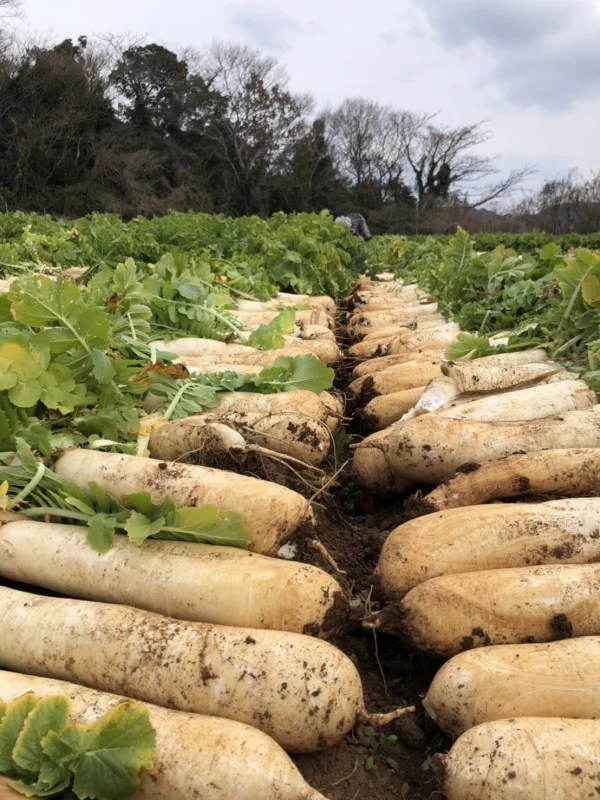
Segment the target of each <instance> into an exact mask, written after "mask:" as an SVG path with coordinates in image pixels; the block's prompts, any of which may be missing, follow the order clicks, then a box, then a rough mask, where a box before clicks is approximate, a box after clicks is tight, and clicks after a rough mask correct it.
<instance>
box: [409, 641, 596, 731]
mask: <svg viewBox="0 0 600 800" xmlns="http://www.w3.org/2000/svg"><path fill="white" fill-rule="evenodd" d="M599 659H600V637H598V636H582V637H581V638H577V639H565V640H564V641H562V642H551V643H549V644H523V645H521V644H517V645H502V646H501V647H481V648H479V649H477V650H469V651H468V652H466V653H460V654H459V655H457V656H454V658H453V659H451V660H450V661H448V662H447V663H446V664H444V666H443V667H442V668H441V669H440V671H439V672H438V673H437V675H436V676H435V678H434V680H433V683H432V684H431V686H430V688H429V691H428V693H427V697H426V698H425V700H424V701H423V705H424V706H425V708H426V709H427V712H428V713H429V715H430V716H431V717H432V718H433V719H434V720H435V722H436V724H437V725H438V726H439V727H440V728H441V729H442V730H443V731H444V732H445V733H447V734H448V735H449V736H454V737H457V736H460V735H461V734H462V733H464V732H465V731H466V730H468V729H469V728H473V727H474V726H475V725H481V724H482V723H484V722H491V721H493V720H496V719H511V718H512V717H568V718H570V719H599V718H600V694H599V693H598V679H599V668H598V663H599Z"/></svg>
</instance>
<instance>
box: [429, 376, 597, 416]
mask: <svg viewBox="0 0 600 800" xmlns="http://www.w3.org/2000/svg"><path fill="white" fill-rule="evenodd" d="M472 397H477V396H476V395H475V396H472ZM460 399H461V398H460V396H459V398H457V400H458V401H459V402H458V403H457V402H456V401H455V402H453V403H451V404H450V405H449V406H446V407H444V408H441V409H439V411H434V412H432V413H434V414H435V415H436V416H438V417H451V418H452V419H468V420H479V421H485V422H494V421H496V422H527V421H530V420H535V419H544V418H545V417H551V416H552V415H554V414H562V413H563V412H565V411H578V410H582V409H585V408H592V407H593V406H594V405H596V403H597V398H596V392H594V390H593V389H590V388H589V387H588V386H587V384H585V383H584V382H583V381H580V380H565V381H563V382H561V385H560V388H558V389H557V387H556V385H555V383H545V384H542V385H541V386H533V387H532V388H530V389H518V390H517V391H512V392H510V391H508V392H503V393H502V394H494V395H487V396H485V397H479V399H472V400H470V401H468V402H460Z"/></svg>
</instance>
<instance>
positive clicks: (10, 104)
mask: <svg viewBox="0 0 600 800" xmlns="http://www.w3.org/2000/svg"><path fill="white" fill-rule="evenodd" d="M104 88H105V86H104V82H103V80H102V78H101V76H100V74H99V67H98V63H97V61H96V58H95V55H94V53H93V52H91V51H88V43H87V39H86V38H85V37H80V38H79V40H78V41H77V43H73V42H72V41H71V40H70V39H67V40H65V41H63V42H61V43H60V44H58V45H56V46H54V47H51V48H47V47H39V46H35V47H32V48H30V49H28V50H26V51H25V52H23V53H22V54H21V55H20V56H19V57H18V58H16V59H15V60H13V61H12V62H9V63H8V66H7V72H5V77H4V80H3V81H1V82H0V165H1V166H0V183H1V184H2V185H3V186H4V187H6V190H7V195H8V196H7V197H5V200H7V201H8V200H10V201H12V203H13V204H17V205H18V206H23V207H27V206H29V207H31V204H32V202H33V203H34V205H33V207H34V208H36V209H37V210H43V209H45V208H47V207H51V208H56V209H58V210H60V211H65V210H66V211H68V210H69V209H68V208H65V203H66V198H67V193H66V192H65V189H66V187H71V191H72V189H73V187H74V186H76V185H77V184H79V183H80V181H81V180H83V178H84V176H85V174H86V172H87V170H88V169H89V167H90V162H91V159H93V152H94V147H95V144H96V142H97V140H98V138H99V136H100V135H101V134H102V131H104V130H106V129H107V127H110V125H111V124H112V123H113V121H114V116H113V112H112V108H111V107H110V103H109V102H108V99H107V98H106V96H105V93H104Z"/></svg>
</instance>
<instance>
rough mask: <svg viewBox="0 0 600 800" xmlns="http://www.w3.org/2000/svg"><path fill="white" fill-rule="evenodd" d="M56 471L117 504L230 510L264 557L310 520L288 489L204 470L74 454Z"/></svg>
mask: <svg viewBox="0 0 600 800" xmlns="http://www.w3.org/2000/svg"><path fill="white" fill-rule="evenodd" d="M55 469H56V472H57V473H58V474H59V475H62V476H63V477H65V478H67V479H68V480H70V481H71V482H72V483H74V484H75V485H77V486H79V488H80V489H83V490H85V491H88V490H89V489H88V485H89V483H90V482H92V481H94V482H95V483H97V484H98V485H99V486H100V488H101V489H102V490H103V491H105V492H107V493H109V494H110V495H111V496H112V497H114V498H115V500H118V501H119V502H122V501H123V499H124V497H125V496H126V495H129V494H134V493H136V492H149V493H150V495H151V497H152V501H153V502H155V503H156V502H160V501H162V500H164V499H165V498H167V497H170V498H171V499H172V500H174V501H175V502H176V503H178V504H179V505H181V506H200V505H204V504H209V505H214V506H216V507H217V508H220V509H221V510H222V511H235V512H237V513H238V514H241V515H242V517H243V518H244V522H245V523H246V526H247V527H248V529H249V530H250V532H251V534H252V542H251V544H250V550H252V551H254V552H257V553H263V554H264V555H276V554H277V552H278V550H279V548H280V547H281V545H282V544H284V543H285V541H286V540H287V539H289V538H290V537H291V536H292V534H293V533H294V532H295V531H296V530H297V528H298V527H299V526H300V524H301V523H303V522H306V521H310V520H311V519H312V514H311V511H310V508H309V505H308V502H307V501H306V500H305V499H304V498H303V497H302V496H301V495H299V494H297V493H296V492H293V491H291V490H290V489H286V488H284V487H282V486H278V485H276V484H274V483H270V482H269V481H261V480H258V479H257V478H248V477H246V476H244V475H236V474H234V473H232V472H223V471H222V470H215V469H209V468H207V467H196V466H188V465H186V464H172V463H165V462H161V461H157V460H155V459H151V458H141V457H138V456H126V455H120V454H119V453H100V452H95V451H93V450H77V449H76V450H69V451H67V452H66V453H65V454H64V455H63V456H61V457H60V458H59V460H58V461H57V462H56V465H55Z"/></svg>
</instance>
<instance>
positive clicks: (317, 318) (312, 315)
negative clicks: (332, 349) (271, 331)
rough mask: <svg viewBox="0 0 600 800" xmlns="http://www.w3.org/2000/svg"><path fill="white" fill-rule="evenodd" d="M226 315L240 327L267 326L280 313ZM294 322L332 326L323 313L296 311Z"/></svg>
mask: <svg viewBox="0 0 600 800" xmlns="http://www.w3.org/2000/svg"><path fill="white" fill-rule="evenodd" d="M227 313H228V314H231V315H232V316H234V317H236V318H237V319H238V320H239V321H240V322H241V323H242V325H267V324H268V323H269V322H272V320H274V319H275V317H276V316H277V315H278V314H279V313H280V312H279V311H232V310H228V311H227ZM296 322H304V323H306V324H307V325H325V326H326V327H328V328H332V327H333V326H334V323H333V320H332V318H331V317H330V316H329V314H327V313H326V312H325V311H315V310H313V311H296Z"/></svg>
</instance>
